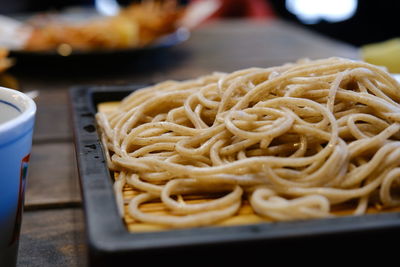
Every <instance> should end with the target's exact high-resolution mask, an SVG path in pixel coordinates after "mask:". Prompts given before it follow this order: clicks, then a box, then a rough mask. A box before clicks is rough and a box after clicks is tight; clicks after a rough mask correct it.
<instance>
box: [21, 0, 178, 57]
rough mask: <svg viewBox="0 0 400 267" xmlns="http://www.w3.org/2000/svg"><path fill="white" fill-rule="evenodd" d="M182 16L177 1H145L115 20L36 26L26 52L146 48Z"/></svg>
mask: <svg viewBox="0 0 400 267" xmlns="http://www.w3.org/2000/svg"><path fill="white" fill-rule="evenodd" d="M182 14H183V9H182V8H180V7H179V6H178V5H177V3H176V1H146V2H143V3H141V4H131V5H130V6H128V7H126V8H124V9H122V10H121V12H120V13H119V14H118V15H116V16H112V17H104V18H98V19H94V20H91V21H88V22H85V23H80V24H66V23H61V22H57V21H51V22H50V23H42V25H41V26H37V25H33V26H34V28H33V32H32V34H31V36H30V38H29V39H28V41H27V43H26V45H25V50H29V51H48V50H57V49H59V47H60V46H62V45H64V46H65V45H68V46H70V47H71V50H102V49H103V50H104V49H124V48H131V47H140V46H144V45H147V44H149V43H151V42H152V41H154V40H155V39H156V38H158V37H160V36H162V35H164V34H168V33H171V32H173V31H175V30H176V28H177V22H178V20H179V18H180V17H181V16H182Z"/></svg>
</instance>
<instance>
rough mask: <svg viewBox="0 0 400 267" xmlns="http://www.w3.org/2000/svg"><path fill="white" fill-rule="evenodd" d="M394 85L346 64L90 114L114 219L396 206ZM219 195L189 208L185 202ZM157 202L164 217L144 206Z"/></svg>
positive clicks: (214, 85)
mask: <svg viewBox="0 0 400 267" xmlns="http://www.w3.org/2000/svg"><path fill="white" fill-rule="evenodd" d="M399 101H400V85H399V84H398V83H397V82H396V81H395V80H394V79H393V78H392V77H391V75H389V74H388V73H387V72H386V71H385V70H384V69H382V68H380V67H377V66H374V65H370V64H367V63H364V62H359V61H352V60H348V59H343V58H328V59H321V60H302V61H299V62H297V63H292V64H285V65H283V66H279V67H272V68H249V69H244V70H239V71H236V72H233V73H213V74H211V75H206V76H203V77H199V78H197V79H193V80H187V81H166V82H162V83H159V84H156V85H154V86H150V87H147V88H144V89H142V90H138V91H135V92H133V93H132V94H131V95H129V96H128V97H126V98H125V99H124V100H123V101H122V102H121V103H120V105H119V106H118V108H117V109H116V110H115V111H112V112H109V113H101V112H99V113H98V114H97V115H96V118H97V121H98V124H99V126H100V129H101V135H102V142H103V145H104V147H105V148H106V149H105V151H106V157H107V161H108V166H109V168H110V169H111V170H114V171H116V172H118V173H119V176H118V179H117V180H116V182H115V186H114V188H115V191H116V193H117V199H118V205H119V208H120V213H121V215H123V213H124V200H123V197H122V190H123V188H124V186H129V187H132V188H134V189H135V190H137V191H139V192H140V193H139V194H138V195H137V196H135V197H133V198H132V199H131V200H129V206H128V212H129V214H130V215H131V216H132V217H133V218H134V219H136V220H138V221H142V222H146V223H155V224H162V225H168V226H171V227H187V226H203V225H209V224H213V223H216V222H218V221H220V220H222V219H225V218H229V217H231V216H233V215H235V214H236V213H237V211H238V209H239V208H240V206H241V205H242V201H243V200H244V199H245V200H246V201H249V203H250V205H251V207H252V209H253V210H254V212H255V213H257V214H259V215H260V216H265V217H267V218H269V219H272V220H278V221H279V220H293V219H307V218H323V217H329V216H333V213H332V208H333V207H334V206H335V205H338V204H341V203H347V202H352V203H357V204H356V205H355V208H354V211H353V212H354V214H363V213H365V212H366V209H367V207H368V205H369V204H371V203H372V202H373V203H379V205H382V206H385V207H391V206H396V205H400V199H398V198H396V196H395V189H396V188H399V184H400V149H399V148H400V132H399V130H400V104H399ZM207 194H214V195H215V194H216V195H217V196H218V197H214V198H213V199H212V200H210V201H205V202H201V203H188V202H187V201H185V200H184V199H183V197H182V196H185V197H187V196H188V195H189V196H190V195H207ZM154 199H157V200H159V201H161V202H162V203H163V204H164V205H165V206H166V207H167V208H168V209H169V210H170V211H171V212H170V214H168V215H159V214H151V213H147V212H144V211H142V210H141V209H140V205H141V204H143V203H146V202H149V201H152V200H154Z"/></svg>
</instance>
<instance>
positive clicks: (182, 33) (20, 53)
mask: <svg viewBox="0 0 400 267" xmlns="http://www.w3.org/2000/svg"><path fill="white" fill-rule="evenodd" d="M189 36H190V32H189V30H187V29H186V28H178V29H177V30H176V31H175V32H172V33H170V34H167V35H164V36H161V37H159V38H157V39H155V40H154V41H153V42H152V43H151V44H149V45H146V46H141V47H131V48H123V49H101V50H100V49H96V50H72V51H71V53H70V54H68V55H62V54H60V53H59V52H58V51H57V50H49V51H27V50H10V56H11V57H16V58H19V57H38V56H39V57H57V58H67V57H85V56H96V57H97V56H105V55H115V54H137V53H141V52H145V51H152V50H158V49H162V48H168V47H172V46H175V45H178V44H180V43H182V42H184V41H186V40H187V39H188V38H189Z"/></svg>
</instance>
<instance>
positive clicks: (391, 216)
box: [70, 85, 400, 266]
mask: <svg viewBox="0 0 400 267" xmlns="http://www.w3.org/2000/svg"><path fill="white" fill-rule="evenodd" d="M141 87H143V85H130V86H78V87H74V88H71V89H70V104H71V106H70V108H71V114H72V123H73V129H74V141H75V149H76V156H77V162H78V169H79V177H80V185H81V192H82V196H83V207H84V212H85V223H86V237H87V246H88V254H89V263H90V265H91V266H109V265H111V264H112V265H114V266H118V264H124V265H121V266H125V264H126V262H129V261H131V262H132V263H134V262H141V261H140V260H143V261H145V262H146V263H151V264H154V263H163V264H165V263H167V264H168V263H174V265H176V264H177V265H180V264H183V265H185V264H184V263H183V261H184V259H183V255H184V256H185V257H187V256H190V257H192V261H193V263H196V264H208V265H209V263H210V262H212V263H213V264H214V263H223V264H226V263H228V262H233V263H238V262H239V261H241V260H246V259H247V260H249V259H251V260H255V261H254V262H257V261H256V260H259V259H265V257H266V253H267V254H268V255H269V257H272V258H273V257H279V255H278V253H275V252H279V251H281V250H282V249H284V250H290V249H295V250H296V251H297V252H300V253H302V252H306V253H307V251H311V250H313V251H318V250H322V249H327V246H332V247H334V246H335V245H336V244H338V243H340V246H341V247H340V249H341V250H342V251H344V250H345V249H346V248H349V249H350V248H352V247H354V246H362V245H365V244H368V243H370V241H371V240H374V242H378V243H379V242H382V241H383V240H384V241H385V243H386V242H391V241H394V240H396V237H397V236H399V233H400V231H399V229H400V213H399V212H385V213H383V212H382V213H374V214H367V215H362V216H338V217H334V218H328V219H313V220H298V221H290V222H273V223H269V222H265V223H249V224H242V225H237V226H218V225H216V226H212V227H197V228H185V229H177V230H163V231H150V232H149V231H146V232H140V231H137V232H133V231H128V228H127V226H126V225H125V223H124V221H123V220H122V219H121V217H120V215H119V213H118V208H117V204H116V199H115V195H114V192H113V187H112V182H113V178H112V173H110V171H109V169H108V168H107V164H106V160H105V156H104V152H103V148H102V145H101V141H100V137H99V133H98V130H97V125H96V121H95V117H94V116H95V113H96V109H97V105H98V104H99V103H103V102H107V101H120V100H121V99H122V98H123V97H125V96H127V95H128V94H129V93H130V92H132V91H134V90H136V89H139V88H141ZM321 242H324V243H323V244H324V246H321ZM378 243H377V244H378ZM289 258H290V257H289ZM289 258H288V259H286V260H287V261H289V260H290V259H289ZM132 260H133V261H132ZM186 265H191V263H190V262H186Z"/></svg>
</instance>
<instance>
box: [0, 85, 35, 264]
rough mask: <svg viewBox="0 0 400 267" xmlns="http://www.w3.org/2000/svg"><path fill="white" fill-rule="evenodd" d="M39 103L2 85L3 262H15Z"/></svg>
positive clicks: (0, 245)
mask: <svg viewBox="0 0 400 267" xmlns="http://www.w3.org/2000/svg"><path fill="white" fill-rule="evenodd" d="M35 114H36V105H35V102H34V101H33V100H32V99H31V98H30V97H28V96H27V95H25V94H23V93H21V92H19V91H16V90H12V89H7V88H4V87H0V266H2V267H3V266H15V265H16V259H17V251H18V240H19V232H20V227H21V219H22V211H23V205H24V191H25V183H26V174H27V167H28V162H29V156H30V153H31V147H32V134H33V127H34V122H35Z"/></svg>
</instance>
